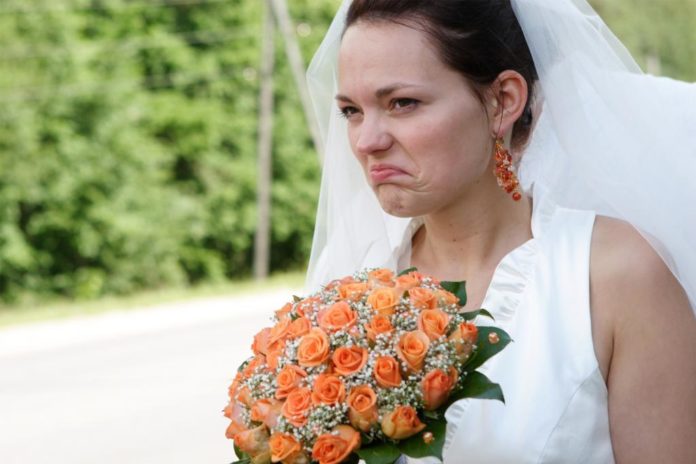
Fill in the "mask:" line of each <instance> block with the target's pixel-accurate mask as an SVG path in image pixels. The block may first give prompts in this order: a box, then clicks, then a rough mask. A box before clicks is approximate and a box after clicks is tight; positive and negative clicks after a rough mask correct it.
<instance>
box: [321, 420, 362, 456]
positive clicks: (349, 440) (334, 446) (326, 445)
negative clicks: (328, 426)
mask: <svg viewBox="0 0 696 464" xmlns="http://www.w3.org/2000/svg"><path fill="white" fill-rule="evenodd" d="M358 448H360V432H358V431H357V430H355V429H354V428H353V427H351V426H349V425H338V426H336V427H334V429H333V430H332V431H331V432H330V433H324V434H322V435H319V438H317V441H316V442H315V443H314V448H312V459H314V460H315V461H319V464H338V463H340V462H341V461H343V460H344V459H346V458H347V457H348V456H349V455H350V454H351V453H352V452H353V451H355V450H356V449H358Z"/></svg>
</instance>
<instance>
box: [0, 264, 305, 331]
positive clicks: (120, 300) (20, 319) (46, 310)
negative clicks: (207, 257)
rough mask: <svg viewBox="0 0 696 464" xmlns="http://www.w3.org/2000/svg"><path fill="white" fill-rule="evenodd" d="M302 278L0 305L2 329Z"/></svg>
mask: <svg viewBox="0 0 696 464" xmlns="http://www.w3.org/2000/svg"><path fill="white" fill-rule="evenodd" d="M303 282H304V274H303V273H301V272H289V273H281V274H274V275H272V276H271V277H269V278H268V280H266V281H264V282H257V281H254V280H251V279H247V280H240V281H233V282H224V283H219V284H205V285H199V286H195V287H186V288H166V289H160V290H150V291H143V292H139V293H136V294H133V295H129V296H107V297H103V298H100V299H97V300H89V301H74V300H67V299H59V300H54V301H39V302H25V303H24V304H20V305H15V306H0V330H2V328H4V327H8V326H14V325H18V324H27V323H35V322H44V321H50V320H59V319H66V318H72V317H79V316H91V315H95V314H103V313H106V312H111V311H129V310H132V309H137V310H141V309H143V308H147V307H156V306H162V305H166V304H168V303H180V302H185V301H193V300H200V299H216V298H225V297H235V296H240V295H245V294H252V293H259V292H265V291H267V290H272V289H281V288H288V287H290V288H302V285H303Z"/></svg>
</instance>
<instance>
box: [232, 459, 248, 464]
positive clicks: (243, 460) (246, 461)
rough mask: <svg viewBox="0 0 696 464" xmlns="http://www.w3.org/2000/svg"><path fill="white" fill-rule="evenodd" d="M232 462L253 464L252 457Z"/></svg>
mask: <svg viewBox="0 0 696 464" xmlns="http://www.w3.org/2000/svg"><path fill="white" fill-rule="evenodd" d="M232 464H251V459H242V460H240V461H234V462H232Z"/></svg>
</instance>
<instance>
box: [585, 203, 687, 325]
mask: <svg viewBox="0 0 696 464" xmlns="http://www.w3.org/2000/svg"><path fill="white" fill-rule="evenodd" d="M590 277H591V285H592V289H593V295H592V296H593V297H595V300H596V302H597V303H600V304H601V306H602V307H606V310H607V311H612V312H613V314H611V316H612V317H613V318H619V319H618V320H621V319H623V318H625V317H631V318H636V317H653V316H656V315H658V313H656V311H661V312H662V311H674V312H675V313H680V312H684V313H685V314H687V315H689V316H691V317H693V314H692V312H691V308H690V306H689V304H688V300H687V298H686V294H685V293H684V290H683V289H682V287H681V285H680V284H679V282H678V281H677V279H676V278H675V277H674V275H673V274H672V272H671V271H670V270H669V268H668V267H667V265H666V264H665V263H664V261H663V260H662V258H661V257H660V256H659V255H658V254H657V252H656V251H655V249H654V248H653V247H652V246H651V245H650V244H649V243H648V241H647V240H646V239H645V238H644V237H643V236H642V235H641V234H640V233H639V232H638V231H637V230H636V229H635V228H634V227H633V226H631V225H630V224H628V223H627V222H625V221H621V220H618V219H613V218H609V217H606V216H597V219H596V221H595V226H594V231H593V234H592V255H591V264H590ZM630 302H635V303H639V302H644V303H643V304H636V305H629V304H627V303H630ZM648 302H661V304H660V305H659V306H658V307H654V306H651V305H649V304H645V303H648ZM667 302H673V303H675V304H673V305H670V304H665V303H667ZM640 311H647V313H646V314H640ZM673 315H676V314H673ZM660 316H661V317H664V316H667V314H664V313H662V314H660ZM618 320H617V319H615V321H618Z"/></svg>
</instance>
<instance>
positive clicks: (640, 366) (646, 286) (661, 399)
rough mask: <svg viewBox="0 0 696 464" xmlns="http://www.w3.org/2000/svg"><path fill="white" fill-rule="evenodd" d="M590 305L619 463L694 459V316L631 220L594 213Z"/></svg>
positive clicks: (677, 283) (665, 269) (683, 296)
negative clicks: (626, 221) (630, 222)
mask: <svg viewBox="0 0 696 464" xmlns="http://www.w3.org/2000/svg"><path fill="white" fill-rule="evenodd" d="M590 304H591V314H592V335H593V341H594V343H595V351H596V353H597V358H598V360H599V361H600V367H601V368H602V373H603V375H604V377H605V380H606V383H607V389H608V392H609V420H610V428H611V436H612V443H613V446H614V452H615V457H616V461H617V462H618V463H621V462H631V463H643V462H646V463H647V462H660V461H663V462H696V447H694V446H692V443H691V441H692V438H689V437H693V436H696V382H694V381H693V380H694V378H696V363H694V362H693V359H694V357H696V318H695V317H694V314H693V311H692V309H691V306H690V304H689V301H688V298H687V296H686V294H685V292H684V290H683V289H682V287H681V285H680V284H679V282H678V281H677V279H676V278H675V277H674V275H673V274H672V273H671V271H670V270H669V268H668V267H667V266H666V265H665V263H664V262H663V260H662V258H661V257H660V256H659V255H658V254H657V253H656V252H655V250H654V249H653V248H652V246H651V245H650V244H649V243H648V242H647V241H646V240H645V238H643V236H641V235H640V233H639V232H638V231H636V230H635V229H634V228H633V227H632V226H631V225H630V224H627V223H625V222H623V221H619V220H615V219H610V218H607V217H603V216H598V217H597V220H596V222H595V227H594V231H593V235H592V250H591V258H590ZM648 366H649V367H648ZM667 392H669V394H665V393H667ZM645 405H650V407H649V408H645V407H644V406H645ZM658 424H659V425H658Z"/></svg>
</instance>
